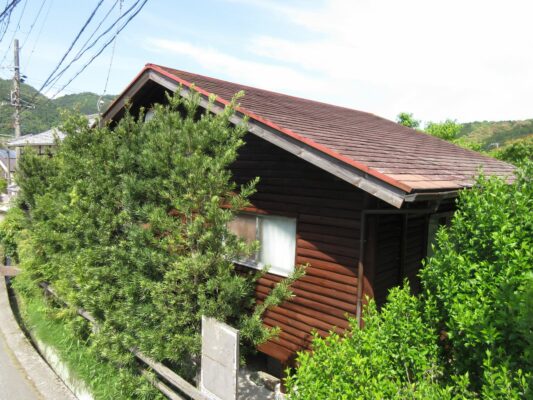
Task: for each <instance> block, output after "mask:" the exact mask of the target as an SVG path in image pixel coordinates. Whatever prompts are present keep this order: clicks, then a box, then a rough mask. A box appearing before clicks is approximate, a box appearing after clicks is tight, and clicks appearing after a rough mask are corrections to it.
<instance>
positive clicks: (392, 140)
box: [103, 64, 513, 365]
mask: <svg viewBox="0 0 533 400" xmlns="http://www.w3.org/2000/svg"><path fill="white" fill-rule="evenodd" d="M193 84H194V89H191V87H192V85H193ZM176 90H180V91H181V92H180V94H181V95H183V96H187V95H188V94H189V93H190V90H196V91H198V92H199V93H200V94H201V96H202V99H201V106H203V107H205V106H206V105H207V101H208V100H207V98H208V96H209V94H210V93H214V94H216V95H217V100H216V107H215V108H214V109H212V110H213V111H214V112H220V111H221V110H222V109H223V107H224V105H225V104H227V103H228V101H229V100H230V99H231V98H232V96H233V95H234V94H235V93H236V92H238V91H240V90H244V91H245V96H244V98H243V99H242V100H241V107H240V108H239V109H238V113H237V116H236V117H235V122H236V123H237V122H239V121H240V120H241V119H242V118H243V117H245V116H247V117H248V118H249V122H248V126H249V133H248V134H247V135H246V137H245V142H246V144H245V145H244V146H243V147H242V148H241V150H240V153H239V157H238V160H237V161H236V162H235V164H234V165H233V168H232V170H233V174H234V177H235V179H236V181H237V182H246V181H248V180H250V179H251V178H254V177H256V176H259V177H260V183H259V186H258V190H257V193H256V194H255V195H254V196H253V197H252V199H251V201H252V204H253V206H252V207H250V208H248V209H246V210H243V212H242V213H241V214H240V215H239V216H238V217H237V219H236V220H235V222H234V223H233V224H232V227H231V228H232V229H233V230H234V231H235V232H237V233H239V234H241V235H243V236H244V237H247V238H250V239H257V240H259V241H260V242H261V246H262V248H261V251H260V252H259V254H257V255H256V256H255V257H254V258H253V259H251V260H243V261H242V264H243V265H244V266H246V267H250V268H257V267H260V266H262V265H264V264H271V265H272V269H271V271H270V272H271V273H269V274H267V275H266V276H265V277H264V278H262V279H261V280H260V281H259V284H258V285H257V290H256V294H257V300H258V301H259V302H261V301H262V300H263V299H264V298H265V296H266V295H267V294H268V293H269V291H270V290H271V288H272V287H273V286H274V285H275V284H276V282H278V281H280V280H281V279H283V277H284V276H286V275H287V274H288V273H290V271H292V269H293V268H294V265H295V264H309V267H308V268H307V273H306V275H305V276H304V277H303V278H301V279H300V280H299V281H297V282H296V283H295V284H294V285H293V291H294V294H295V297H294V298H293V299H291V300H290V301H287V302H285V303H284V304H282V305H281V306H279V307H276V308H274V309H272V310H269V311H268V312H266V314H265V316H264V323H265V324H266V325H268V326H279V327H281V328H282V333H281V334H280V336H279V338H278V339H276V340H272V341H270V342H267V343H265V344H263V345H262V346H260V349H259V350H260V351H261V352H262V353H264V354H265V355H267V356H268V357H270V360H276V362H279V364H280V365H286V364H287V363H290V362H291V360H293V358H294V356H295V353H296V352H297V351H299V350H302V349H307V348H309V345H310V340H311V335H310V332H311V331H312V330H316V331H317V332H318V333H319V334H320V335H326V334H327V333H328V332H329V331H331V330H334V331H338V332H342V331H343V330H344V329H346V328H347V327H348V319H347V318H348V317H353V318H359V317H360V314H361V310H362V307H363V305H364V301H365V298H366V296H369V297H373V298H375V299H376V301H377V302H378V304H381V303H383V302H384V300H385V298H386V295H387V291H388V290H389V289H390V288H391V287H392V286H395V285H398V284H400V283H401V282H402V281H403V280H404V279H406V278H407V279H408V280H409V282H410V284H411V286H412V288H413V290H414V291H416V290H417V288H418V282H417V272H418V270H419V268H420V266H421V261H422V259H423V258H424V257H425V256H426V255H427V253H428V247H429V244H430V243H431V240H432V236H433V235H434V233H435V230H436V227H437V226H438V224H441V223H445V222H446V221H447V219H449V216H450V215H451V213H452V212H453V210H454V199H455V198H456V197H457V193H458V191H460V190H462V189H463V188H468V187H469V186H471V185H472V183H473V176H474V175H475V174H476V173H477V172H478V170H479V168H482V169H483V171H484V173H485V174H488V175H496V176H502V177H508V176H510V175H512V173H513V167H512V166H510V165H509V164H506V163H504V162H501V161H498V160H495V159H492V158H489V157H486V156H484V155H482V154H479V153H476V152H473V151H469V150H466V149H463V148H460V147H457V146H455V145H453V144H451V143H449V142H446V141H443V140H440V139H437V138H435V137H432V136H429V135H427V134H424V133H421V132H418V131H416V130H413V129H410V128H406V127H404V126H401V125H398V124H396V123H394V122H391V121H389V120H386V119H383V118H380V117H378V116H376V115H373V114H369V113H366V112H361V111H356V110H352V109H348V108H343V107H337V106H334V105H329V104H324V103H320V102H316V101H310V100H306V99H302V98H297V97H293V96H288V95H284V94H279V93H274V92H270V91H267V90H261V89H257V88H252V87H247V86H244V85H239V84H235V83H230V82H226V81H222V80H219V79H214V78H209V77H206V76H201V75H197V74H192V73H189V72H184V71H178V70H175V69H171V68H166V67H162V66H158V65H153V64H147V65H146V66H145V68H144V69H143V70H142V71H141V72H140V74H139V75H138V76H137V77H136V78H135V79H134V80H133V82H132V83H131V84H130V85H129V86H128V87H127V88H126V89H125V90H124V92H123V93H122V94H121V95H120V96H119V97H118V98H117V99H116V100H115V102H114V103H112V104H111V105H110V107H109V109H108V110H107V111H106V112H105V113H104V115H103V120H107V121H113V120H117V119H119V118H120V117H121V115H123V113H124V107H125V104H126V102H130V103H131V110H132V112H134V113H135V112H137V110H138V109H139V108H140V107H145V108H147V109H149V108H150V107H151V106H152V105H153V104H154V103H158V102H163V101H165V92H175V91H176Z"/></svg>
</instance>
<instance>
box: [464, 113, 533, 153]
mask: <svg viewBox="0 0 533 400" xmlns="http://www.w3.org/2000/svg"><path fill="white" fill-rule="evenodd" d="M532 135H533V119H528V120H524V121H478V122H467V123H465V124H463V127H462V129H461V132H460V133H459V137H462V138H464V140H465V141H468V142H474V143H480V145H481V147H482V149H483V150H485V151H487V150H491V149H493V148H494V146H495V145H496V144H498V146H499V147H505V146H506V145H507V144H510V143H512V142H513V141H515V140H518V139H525V138H527V137H531V136H532Z"/></svg>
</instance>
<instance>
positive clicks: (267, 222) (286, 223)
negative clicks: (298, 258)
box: [259, 216, 296, 276]
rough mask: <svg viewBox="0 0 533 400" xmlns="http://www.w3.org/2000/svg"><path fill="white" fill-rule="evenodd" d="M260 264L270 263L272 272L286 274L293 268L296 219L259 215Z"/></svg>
mask: <svg viewBox="0 0 533 400" xmlns="http://www.w3.org/2000/svg"><path fill="white" fill-rule="evenodd" d="M259 232H260V239H259V240H260V242H261V250H260V253H259V261H260V264H261V266H264V265H270V267H271V268H270V272H272V273H273V274H278V275H283V276H287V275H289V274H290V273H291V272H292V271H293V270H294V262H295V260H294V257H295V249H296V220H295V219H292V218H285V217H273V216H267V217H260V226H259Z"/></svg>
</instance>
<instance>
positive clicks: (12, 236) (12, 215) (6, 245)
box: [0, 207, 26, 264]
mask: <svg viewBox="0 0 533 400" xmlns="http://www.w3.org/2000/svg"><path fill="white" fill-rule="evenodd" d="M25 226H26V217H25V215H24V212H23V211H22V210H21V209H20V208H18V207H12V208H10V209H9V210H8V212H7V213H6V215H5V217H4V220H3V221H1V222H0V245H1V246H2V255H3V256H4V257H6V256H7V257H10V258H11V259H12V262H14V263H15V264H16V263H17V262H18V245H17V243H18V242H19V241H20V240H21V236H22V233H23V229H24V227H25Z"/></svg>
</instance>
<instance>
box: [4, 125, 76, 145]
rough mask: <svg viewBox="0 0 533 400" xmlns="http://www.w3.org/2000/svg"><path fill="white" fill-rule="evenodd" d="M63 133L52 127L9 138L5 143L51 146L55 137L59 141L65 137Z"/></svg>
mask: <svg viewBox="0 0 533 400" xmlns="http://www.w3.org/2000/svg"><path fill="white" fill-rule="evenodd" d="M65 136H66V135H65V134H64V133H63V132H61V131H59V130H58V129H56V128H52V129H50V130H48V131H46V132H41V133H35V134H31V135H24V136H21V137H19V138H18V139H13V140H10V141H9V142H8V143H7V145H8V146H9V147H22V146H53V145H54V144H55V138H56V137H57V138H58V139H59V140H60V141H62V140H63V139H64V138H65Z"/></svg>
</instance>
